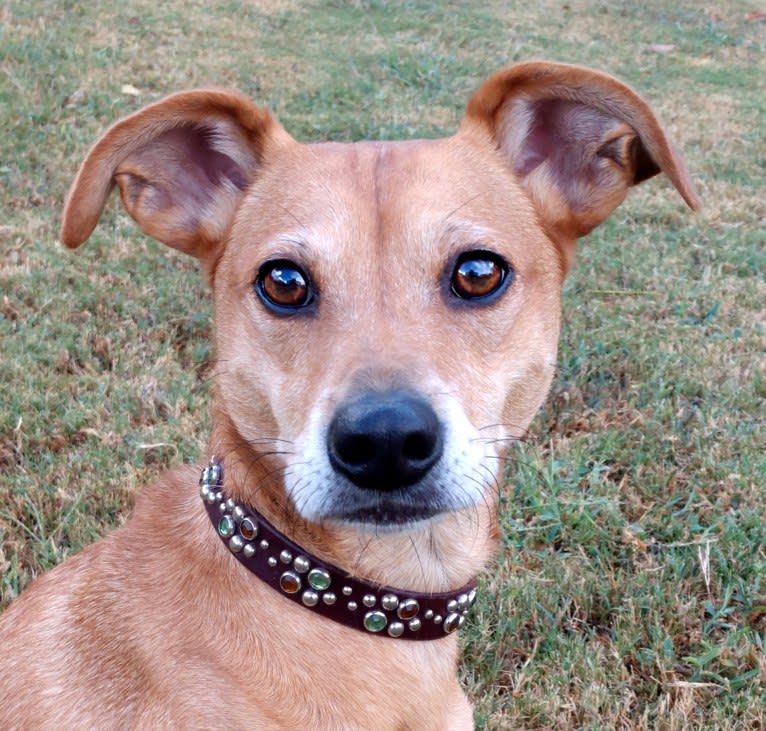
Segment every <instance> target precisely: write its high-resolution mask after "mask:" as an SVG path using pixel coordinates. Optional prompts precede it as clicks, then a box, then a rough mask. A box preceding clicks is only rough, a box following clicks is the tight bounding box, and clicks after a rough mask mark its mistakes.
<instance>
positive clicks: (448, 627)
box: [444, 612, 463, 634]
mask: <svg viewBox="0 0 766 731" xmlns="http://www.w3.org/2000/svg"><path fill="white" fill-rule="evenodd" d="M462 618H463V617H462V615H460V614H457V613H455V612H452V613H451V614H448V615H447V617H446V618H445V620H444V631H445V632H446V633H447V634H449V633H451V632H454V631H455V630H456V629H457V628H458V627H460V620H461V619H462Z"/></svg>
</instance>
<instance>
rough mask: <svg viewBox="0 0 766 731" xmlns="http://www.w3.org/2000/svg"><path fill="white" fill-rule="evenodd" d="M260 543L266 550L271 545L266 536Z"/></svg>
mask: <svg viewBox="0 0 766 731" xmlns="http://www.w3.org/2000/svg"><path fill="white" fill-rule="evenodd" d="M259 545H260V546H261V548H262V549H263V550H264V551H265V550H266V549H267V548H268V547H269V542H268V541H267V540H266V539H265V538H264V539H263V540H262V541H261V542H260V544H259Z"/></svg>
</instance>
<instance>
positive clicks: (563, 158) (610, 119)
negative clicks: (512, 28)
mask: <svg viewBox="0 0 766 731" xmlns="http://www.w3.org/2000/svg"><path fill="white" fill-rule="evenodd" d="M524 118H525V119H526V121H527V124H528V127H527V132H526V135H525V136H524V138H523V141H522V143H521V146H520V150H519V154H518V155H517V157H516V160H515V164H514V172H515V173H516V174H517V175H518V176H519V177H520V178H522V179H523V178H525V177H527V176H528V175H530V174H531V173H532V172H533V171H534V170H535V169H536V168H538V167H539V166H540V165H542V164H543V163H547V168H546V169H547V176H546V177H547V179H548V180H549V181H550V182H551V183H553V184H554V185H556V187H557V188H558V189H559V190H560V191H561V193H563V195H564V197H565V199H566V200H567V201H568V203H569V205H570V207H571V208H572V210H573V211H579V210H586V209H589V208H591V207H593V206H594V205H596V204H597V202H598V201H597V198H598V195H597V194H596V191H597V190H603V189H604V188H606V187H610V186H611V185H612V184H613V182H614V178H613V175H614V173H615V171H616V168H617V169H619V170H621V172H622V174H623V175H624V176H625V177H624V178H623V180H624V181H625V182H624V184H627V185H632V184H635V183H637V182H640V181H641V180H643V179H645V178H647V177H651V176H652V175H654V174H655V173H657V172H658V171H659V169H658V168H657V166H656V165H655V164H654V162H653V161H652V160H651V158H650V157H649V156H648V154H647V153H646V151H645V150H644V148H643V145H642V144H641V141H640V139H639V137H638V135H637V133H636V132H635V131H634V130H633V129H632V128H631V127H630V126H629V125H628V124H626V123H625V122H624V121H622V120H620V119H618V118H617V117H615V116H612V115H611V114H608V113H607V112H604V111H601V110H600V109H596V108H594V107H592V106H588V105H586V104H583V103H581V102H576V101H570V100H568V99H543V100H540V101H536V102H530V103H529V105H528V107H527V109H526V114H525V115H524ZM615 166H616V168H615Z"/></svg>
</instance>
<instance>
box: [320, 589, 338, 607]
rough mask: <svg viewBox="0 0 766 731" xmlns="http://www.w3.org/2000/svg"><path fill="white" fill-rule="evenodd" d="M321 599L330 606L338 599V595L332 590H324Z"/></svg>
mask: <svg viewBox="0 0 766 731" xmlns="http://www.w3.org/2000/svg"><path fill="white" fill-rule="evenodd" d="M322 601H323V602H324V603H325V604H326V605H327V606H328V607H331V606H332V605H333V604H335V602H336V601H338V597H337V596H335V592H333V591H326V592H325V593H324V594H322Z"/></svg>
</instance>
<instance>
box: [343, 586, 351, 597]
mask: <svg viewBox="0 0 766 731" xmlns="http://www.w3.org/2000/svg"><path fill="white" fill-rule="evenodd" d="M343 596H351V587H350V586H344V587H343Z"/></svg>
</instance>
